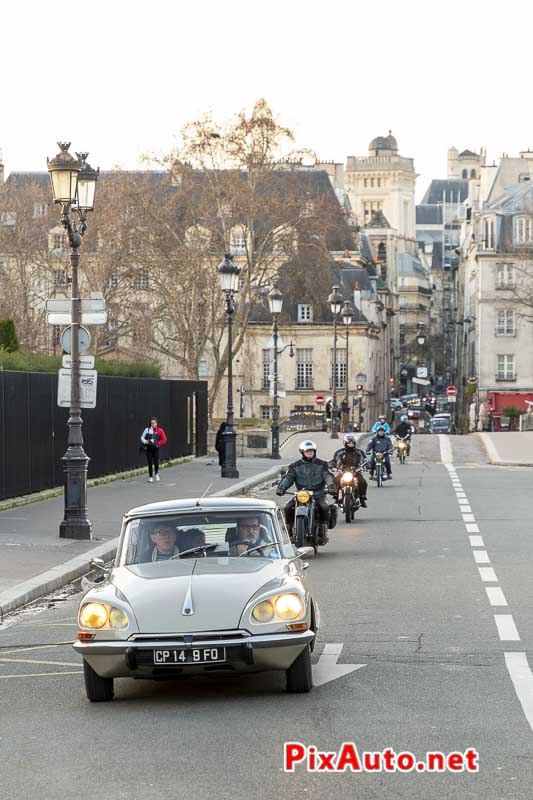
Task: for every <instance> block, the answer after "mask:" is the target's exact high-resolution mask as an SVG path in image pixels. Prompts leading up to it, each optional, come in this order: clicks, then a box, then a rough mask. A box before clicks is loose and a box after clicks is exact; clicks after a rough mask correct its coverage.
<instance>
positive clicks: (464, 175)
mask: <svg viewBox="0 0 533 800" xmlns="http://www.w3.org/2000/svg"><path fill="white" fill-rule="evenodd" d="M467 178H468V172H467V170H466V169H464V170H463V180H464V181H466V179H467Z"/></svg>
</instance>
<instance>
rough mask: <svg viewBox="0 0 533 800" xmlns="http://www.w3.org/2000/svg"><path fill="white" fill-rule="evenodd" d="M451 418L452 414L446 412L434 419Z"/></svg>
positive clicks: (436, 415)
mask: <svg viewBox="0 0 533 800" xmlns="http://www.w3.org/2000/svg"><path fill="white" fill-rule="evenodd" d="M451 416H452V415H451V414H448V413H446V412H444V413H442V414H435V416H434V417H433V419H444V418H449V417H450V418H451Z"/></svg>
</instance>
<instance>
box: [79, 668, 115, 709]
mask: <svg viewBox="0 0 533 800" xmlns="http://www.w3.org/2000/svg"><path fill="white" fill-rule="evenodd" d="M83 676H84V678H85V691H86V692H87V699H88V700H90V701H91V703H105V702H106V701H107V700H112V699H113V694H114V691H113V678H102V677H100V675H98V673H96V672H95V671H94V669H93V668H92V667H91V666H90V665H89V664H88V663H87V662H86V661H85V660H84V661H83Z"/></svg>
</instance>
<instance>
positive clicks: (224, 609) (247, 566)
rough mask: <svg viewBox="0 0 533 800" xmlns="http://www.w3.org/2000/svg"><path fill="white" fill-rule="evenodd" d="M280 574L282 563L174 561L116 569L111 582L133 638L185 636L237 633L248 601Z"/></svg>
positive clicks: (230, 559) (259, 559) (231, 559)
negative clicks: (128, 615)
mask: <svg viewBox="0 0 533 800" xmlns="http://www.w3.org/2000/svg"><path fill="white" fill-rule="evenodd" d="M286 574H287V573H286V571H285V562H284V561H282V560H275V561H274V560H270V559H265V558H253V557H248V558H201V559H182V560H180V559H176V560H174V561H163V562H158V563H155V564H152V563H148V564H135V565H131V566H128V567H119V568H118V569H115V570H114V571H113V577H112V583H113V584H114V586H115V587H116V588H117V589H118V590H119V591H120V592H122V594H123V595H124V596H125V597H126V599H127V601H128V603H129V604H130V606H131V607H132V609H133V612H134V614H135V617H136V619H137V622H138V624H139V633H186V632H193V631H207V630H209V631H214V630H232V629H235V628H238V627H239V622H240V619H241V616H242V612H243V610H244V607H245V606H246V604H247V602H248V601H249V600H250V598H251V597H252V596H253V595H254V594H255V593H256V592H257V591H258V590H259V589H260V588H261V587H262V586H263V585H264V584H265V583H268V582H269V581H272V580H274V579H276V578H282V577H284V576H286ZM186 608H191V609H192V613H189V614H185V613H183V612H184V610H185V609H186Z"/></svg>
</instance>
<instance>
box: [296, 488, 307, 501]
mask: <svg viewBox="0 0 533 800" xmlns="http://www.w3.org/2000/svg"><path fill="white" fill-rule="evenodd" d="M296 499H297V500H298V502H299V503H308V502H309V500H310V499H311V495H310V494H309V492H307V491H306V490H305V489H300V491H299V492H296Z"/></svg>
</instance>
